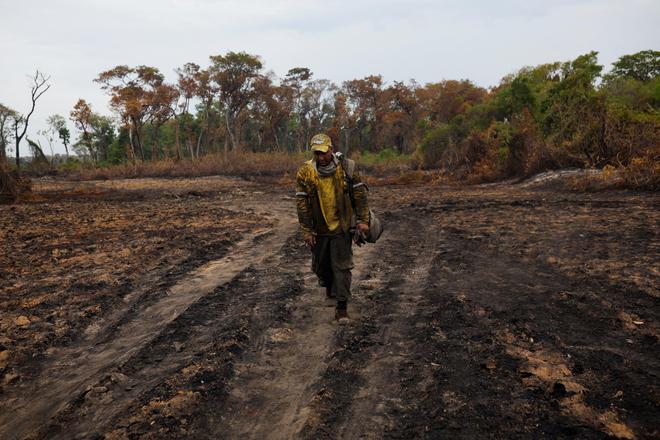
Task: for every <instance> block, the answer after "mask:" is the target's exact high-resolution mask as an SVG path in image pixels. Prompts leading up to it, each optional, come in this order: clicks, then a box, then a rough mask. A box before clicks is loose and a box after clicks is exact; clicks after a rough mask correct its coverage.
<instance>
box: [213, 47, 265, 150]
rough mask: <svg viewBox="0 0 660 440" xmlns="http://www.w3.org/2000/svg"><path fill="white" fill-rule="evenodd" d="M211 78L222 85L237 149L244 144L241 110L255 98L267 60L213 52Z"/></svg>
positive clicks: (229, 130)
mask: <svg viewBox="0 0 660 440" xmlns="http://www.w3.org/2000/svg"><path fill="white" fill-rule="evenodd" d="M210 58H211V66H210V68H209V70H210V72H211V78H212V79H213V81H215V83H216V84H218V86H219V89H220V103H221V104H222V106H223V109H224V113H225V125H226V128H227V135H228V136H229V140H230V142H231V147H232V149H233V150H236V151H237V150H240V148H241V144H240V142H241V118H240V116H241V113H242V112H243V111H244V110H245V109H246V107H247V106H248V104H249V103H250V101H251V100H252V99H254V87H253V85H254V82H255V80H256V79H257V77H258V76H259V74H260V72H261V69H262V68H263V63H262V62H261V59H260V58H259V57H258V56H256V55H250V54H248V53H245V52H227V54H225V55H215V56H211V57H210Z"/></svg>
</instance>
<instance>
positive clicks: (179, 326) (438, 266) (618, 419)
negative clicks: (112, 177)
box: [0, 178, 660, 439]
mask: <svg viewBox="0 0 660 440" xmlns="http://www.w3.org/2000/svg"><path fill="white" fill-rule="evenodd" d="M36 188H37V192H36V196H35V200H33V201H31V202H29V203H24V204H20V205H16V206H13V207H6V206H3V207H0V231H1V232H0V238H1V239H2V254H3V255H2V259H1V260H0V263H1V264H0V275H2V277H1V278H0V291H1V293H0V307H1V308H2V315H1V317H0V332H1V333H0V386H1V389H0V438H2V439H71V438H80V439H87V438H90V439H100V438H106V439H179V438H195V439H204V438H207V439H217V438H229V439H231V438H236V439H239V438H240V439H245V438H253V439H263V438H269V439H271V438H272V439H288V438H302V439H319V438H347V439H357V438H367V439H379V438H430V439H433V438H465V439H479V438H493V439H504V438H506V439H509V438H521V439H527V438H529V439H532V438H534V439H536V438H548V439H556V438H560V439H561V438H565V439H569V438H581V439H605V438H623V439H646V438H648V439H651V438H658V436H660V427H659V424H658V419H659V418H660V411H659V409H660V408H659V405H660V390H659V380H658V375H659V374H660V356H658V353H660V350H659V344H658V315H659V314H660V307H659V305H660V304H659V303H660V299H659V291H660V289H659V287H660V282H659V278H660V262H659V259H658V255H660V253H659V251H660V242H659V240H658V231H659V226H660V224H659V223H660V210H659V209H658V208H659V207H660V204H659V201H660V197H658V196H657V195H656V194H649V193H631V192H603V193H593V194H578V193H569V192H559V191H554V190H540V189H537V190H535V189H533V188H529V187H522V186H515V185H504V184H502V185H488V186H481V187H470V188H450V187H437V186H407V187H406V186H378V187H374V188H372V191H371V200H372V205H373V207H374V208H375V210H376V211H377V212H378V213H380V214H381V216H382V217H383V219H384V221H385V222H386V225H387V229H386V232H385V234H384V235H383V238H382V239H381V241H379V242H378V243H377V244H376V245H369V246H364V247H362V248H359V249H355V262H356V267H355V270H354V276H353V279H354V282H353V286H354V287H353V300H352V302H351V304H350V313H351V315H352V318H353V319H352V321H351V322H350V323H349V324H347V325H344V326H338V325H337V324H336V323H335V322H334V321H333V308H332V304H330V303H328V302H327V300H325V298H324V295H323V291H322V290H321V289H320V288H318V287H317V284H316V280H315V278H314V276H313V275H312V274H311V273H310V272H309V259H310V255H309V251H308V250H307V249H306V248H305V247H304V246H303V245H302V244H301V243H300V241H299V240H298V239H297V236H296V217H295V212H294V208H293V199H292V198H291V197H290V192H289V191H288V190H289V188H288V187H285V186H280V185H277V184H267V183H257V182H245V181H241V180H238V179H228V178H203V179H177V180H164V179H163V180H161V179H144V180H132V181H114V182H113V181H109V182H87V183H76V184H74V183H65V182H56V181H43V182H40V183H38V184H37V185H36Z"/></svg>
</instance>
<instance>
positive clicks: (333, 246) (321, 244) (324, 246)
mask: <svg viewBox="0 0 660 440" xmlns="http://www.w3.org/2000/svg"><path fill="white" fill-rule="evenodd" d="M352 243H353V241H352V240H351V235H350V234H345V233H343V232H340V233H338V234H335V235H319V236H317V237H316V245H315V246H314V249H312V271H314V273H315V274H316V275H317V276H318V277H319V284H320V285H321V286H325V287H331V288H332V292H333V293H334V295H335V296H336V298H337V301H348V299H349V297H350V296H351V269H353V251H352V249H351V245H352Z"/></svg>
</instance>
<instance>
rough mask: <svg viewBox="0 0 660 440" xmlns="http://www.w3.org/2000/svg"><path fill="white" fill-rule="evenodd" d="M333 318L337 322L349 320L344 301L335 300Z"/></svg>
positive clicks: (341, 322)
mask: <svg viewBox="0 0 660 440" xmlns="http://www.w3.org/2000/svg"><path fill="white" fill-rule="evenodd" d="M335 319H336V320H337V322H338V323H339V324H346V323H348V321H349V318H348V307H347V304H346V301H337V308H336V309H335Z"/></svg>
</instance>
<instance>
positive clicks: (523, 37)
mask: <svg viewBox="0 0 660 440" xmlns="http://www.w3.org/2000/svg"><path fill="white" fill-rule="evenodd" d="M0 12H1V13H0V17H1V18H0V54H1V55H0V56H1V59H2V68H1V69H0V103H3V104H5V105H7V106H9V107H12V108H14V109H16V110H19V111H26V110H27V107H28V105H29V84H30V80H29V75H30V74H32V73H33V72H34V70H35V69H36V68H39V69H40V70H42V71H43V72H45V73H47V74H49V75H50V76H51V83H52V87H51V89H50V90H49V91H48V92H47V93H46V94H45V95H44V96H43V97H42V99H41V101H39V103H38V106H37V110H36V112H35V114H34V115H33V121H34V123H33V124H31V126H32V129H31V130H30V133H31V135H32V137H36V133H35V132H36V130H37V129H41V128H44V127H45V120H46V118H47V117H48V116H49V115H52V114H54V113H58V114H61V115H64V116H67V117H68V114H69V112H70V110H71V108H72V107H73V105H74V104H75V102H76V101H77V100H78V98H84V99H86V100H87V101H88V102H91V103H92V106H93V109H94V110H95V111H97V112H99V113H103V114H110V112H109V110H108V108H107V101H108V99H107V97H106V96H105V95H104V94H103V93H102V92H101V90H100V88H99V86H98V85H97V84H95V83H93V82H92V80H93V79H94V78H95V77H96V76H97V75H98V74H99V72H101V71H103V70H106V69H109V68H112V67H114V66H116V65H119V64H128V65H131V66H134V65H139V64H145V65H150V66H155V67H158V68H159V69H160V70H161V71H162V72H163V73H164V74H165V75H166V78H168V79H169V80H174V79H175V74H174V72H173V69H174V68H176V67H178V66H181V65H183V64H184V63H186V62H195V63H197V64H200V65H201V66H204V67H205V66H206V65H207V61H208V57H209V56H210V55H219V54H224V53H226V52H227V51H246V52H248V53H252V54H255V55H260V56H261V57H262V59H263V61H264V63H265V66H266V69H268V70H272V71H274V72H275V73H276V74H277V75H279V76H283V75H284V74H285V73H286V72H287V70H288V69H289V68H291V67H296V66H303V67H309V68H310V69H311V70H312V71H313V72H314V75H315V77H316V78H317V79H319V78H327V79H330V80H332V81H334V82H337V83H341V81H344V80H348V79H354V78H360V77H363V76H366V75H370V74H382V75H383V77H384V79H385V80H386V81H388V82H391V81H394V80H409V79H411V78H414V79H415V80H417V81H418V82H419V83H422V84H423V83H427V82H433V81H439V80H442V79H461V78H468V79H471V80H472V81H474V82H475V83H477V84H478V85H481V86H484V87H488V86H492V85H495V84H497V83H498V81H499V79H500V78H502V77H503V76H504V75H506V74H507V73H512V72H515V71H516V70H518V69H519V68H521V67H523V66H526V65H537V64H541V63H546V62H552V61H567V60H570V59H573V58H575V57H576V56H578V55H580V54H583V53H586V52H589V51H591V50H596V51H598V52H599V53H600V56H599V60H600V62H601V63H602V64H604V65H605V66H606V69H609V65H610V63H611V62H612V61H615V60H616V59H617V58H618V57H620V56H621V55H624V54H630V53H634V52H638V51H640V50H645V49H654V50H660V25H658V23H660V1H659V0H591V1H589V0H574V1H568V0H554V1H547V0H546V1H540V0H526V1H525V0H499V1H495V0H493V1H486V0H472V1H470V0H464V1H457V0H455V1H444V0H437V1H429V0H409V1H395V0H334V1H333V0H325V1H316V0H288V1H284V0H271V1H266V0H257V1H249V0H243V1H238V0H130V1H128V0H105V1H97V0H48V1H46V0H24V1H17V0H0ZM23 148H25V147H23ZM57 151H60V152H63V148H57Z"/></svg>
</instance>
